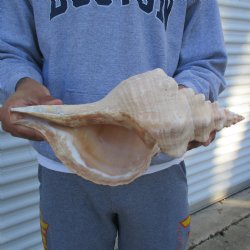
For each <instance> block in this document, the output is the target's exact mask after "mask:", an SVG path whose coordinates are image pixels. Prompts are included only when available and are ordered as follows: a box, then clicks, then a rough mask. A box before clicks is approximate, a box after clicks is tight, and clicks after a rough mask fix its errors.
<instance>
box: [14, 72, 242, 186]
mask: <svg viewBox="0 0 250 250" xmlns="http://www.w3.org/2000/svg"><path fill="white" fill-rule="evenodd" d="M12 111H13V112H19V113H22V114H23V116H24V117H23V119H20V120H19V121H18V124H22V125H24V126H27V127H31V128H34V129H36V130H38V131H39V132H40V133H41V134H43V136H44V137H45V138H46V140H47V141H48V142H49V144H50V145H51V146H52V148H53V150H54V151H55V154H56V155H57V157H58V158H59V159H60V160H61V161H62V162H63V163H64V164H65V165H66V166H68V167H69V168H70V169H71V170H72V171H73V172H75V173H76V174H78V175H80V176H82V177H84V178H85V179H88V180H90V181H93V182H95V183H98V184H106V185H111V186H116V185H121V184H127V183H130V182H131V181H133V180H134V179H135V178H137V177H139V176H140V175H141V174H142V173H144V172H145V171H146V169H147V168H148V166H149V164H150V161H151V158H152V157H153V156H154V155H155V154H156V153H158V152H160V151H161V152H164V153H166V154H167V155H169V156H172V157H180V156H182V155H183V154H184V153H185V152H186V151H187V147H188V143H189V142H190V141H193V140H195V141H199V142H205V141H207V140H208V138H209V135H210V132H211V131H214V130H216V131H218V130H221V129H222V128H223V127H229V126H230V125H232V124H235V123H237V122H239V121H241V120H242V119H244V118H243V117H242V116H240V115H237V114H234V113H232V112H230V111H228V110H227V109H223V108H220V107H219V106H218V104H217V103H211V102H210V101H205V97H204V95H202V94H195V93H194V91H193V90H192V89H188V88H184V89H181V90H179V89H178V84H177V83H176V82H175V80H174V79H173V78H171V77H168V76H167V75H166V74H165V73H164V72H163V71H162V70H161V69H155V70H153V71H149V72H146V73H143V74H140V75H136V76H133V77H131V78H129V79H127V80H125V81H123V82H121V83H120V84H119V85H118V86H117V87H115V88H114V89H113V90H112V91H111V92H110V93H109V94H108V95H107V96H106V97H104V98H103V99H102V100H100V101H98V102H95V103H90V104H83V105H56V106H55V105H40V106H29V107H19V108H13V109H12Z"/></svg>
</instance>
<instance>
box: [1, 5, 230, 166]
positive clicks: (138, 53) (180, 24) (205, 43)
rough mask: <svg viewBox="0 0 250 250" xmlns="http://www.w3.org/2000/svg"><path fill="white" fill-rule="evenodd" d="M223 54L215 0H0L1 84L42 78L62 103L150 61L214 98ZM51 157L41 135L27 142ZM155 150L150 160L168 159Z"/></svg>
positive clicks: (91, 97) (98, 94) (95, 95)
mask: <svg viewBox="0 0 250 250" xmlns="http://www.w3.org/2000/svg"><path fill="white" fill-rule="evenodd" d="M225 67H226V53H225V49H224V41H223V34H222V28H221V22H220V15H219V10H218V4H217V2H216V0H1V5H0V90H1V91H2V92H4V93H5V95H6V96H9V95H11V94H12V93H13V92H14V90H15V85H16V83H17V81H18V80H20V79H21V78H23V77H30V78H33V79H35V80H36V81H38V82H40V83H41V84H44V85H45V86H46V87H47V88H48V89H49V90H50V92H51V94H52V95H53V96H54V97H55V98H59V99H61V100H62V101H63V102H64V103H65V104H80V103H88V102H94V101H97V100H99V99H101V98H102V97H104V96H105V95H106V94H107V93H108V92H109V91H111V90H112V89H113V88H114V87H115V86H116V85H117V84H118V83H119V82H121V81H122V80H124V79H126V78H128V77H130V76H132V75H135V74H139V73H142V72H146V71H148V70H152V69H154V68H162V69H163V70H164V71H165V72H166V73H167V74H168V75H169V76H172V77H174V78H175V79H176V81H177V82H178V83H181V84H183V85H185V86H187V87H190V88H193V89H194V90H195V91H196V92H199V93H204V94H205V96H206V98H207V99H210V100H211V101H214V100H216V99H217V97H218V94H219V93H220V92H221V91H222V90H223V89H224V87H225V81H224V77H223V74H224V70H225ZM33 144H34V147H35V148H36V150H37V151H38V152H39V153H40V154H42V155H43V156H45V157H47V158H50V159H53V160H57V161H58V159H57V158H56V157H55V155H54V153H53V151H52V149H51V148H50V146H49V145H48V144H47V143H46V142H35V143H33ZM167 160H168V158H167V157H165V156H163V155H159V156H158V158H155V159H153V161H152V163H151V164H155V163H159V162H164V161H167Z"/></svg>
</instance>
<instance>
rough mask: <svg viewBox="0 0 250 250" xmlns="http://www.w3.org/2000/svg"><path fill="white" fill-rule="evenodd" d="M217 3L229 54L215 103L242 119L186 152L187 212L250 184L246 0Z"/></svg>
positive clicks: (249, 19) (249, 7) (249, 13)
mask: <svg viewBox="0 0 250 250" xmlns="http://www.w3.org/2000/svg"><path fill="white" fill-rule="evenodd" d="M219 4H220V11H221V17H222V22H223V29H224V34H225V42H226V46H227V51H228V55H229V61H228V67H227V70H226V79H227V83H228V88H227V90H226V91H224V92H223V93H222V94H221V96H220V99H219V102H220V104H221V105H222V106H224V107H228V108H229V109H230V110H232V111H235V112H238V113H240V114H242V115H243V116H245V117H246V119H245V121H244V122H241V123H240V124H237V125H236V126H234V127H231V128H227V129H225V130H223V131H221V132H219V133H218V134H217V139H216V140H215V142H214V143H212V144H211V145H210V146H209V147H208V148H199V149H196V150H193V151H190V152H189V153H188V154H187V157H186V165H187V173H188V183H189V202H190V205H191V211H196V210H198V209H200V208H201V207H204V206H206V205H208V204H211V203H212V202H215V201H217V200H219V199H222V198H223V197H225V196H228V195H229V194H232V193H235V192H237V191H239V190H241V189H243V188H244V187H247V186H250V119H249V116H250V1H249V0H245V1H244V0H237V1H236V0H219Z"/></svg>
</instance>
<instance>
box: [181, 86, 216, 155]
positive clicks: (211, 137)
mask: <svg viewBox="0 0 250 250" xmlns="http://www.w3.org/2000/svg"><path fill="white" fill-rule="evenodd" d="M183 88H186V87H185V86H184V85H181V84H179V89H183ZM215 136H216V131H212V132H211V133H210V135H209V138H208V140H207V141H206V142H198V141H191V142H189V144H188V148H187V150H191V149H194V148H198V147H200V146H205V147H207V146H208V145H210V143H211V142H212V141H213V140H214V139H215Z"/></svg>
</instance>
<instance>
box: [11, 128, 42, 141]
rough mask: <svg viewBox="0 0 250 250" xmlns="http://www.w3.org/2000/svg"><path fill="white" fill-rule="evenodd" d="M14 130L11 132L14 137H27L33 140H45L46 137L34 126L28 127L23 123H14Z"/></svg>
mask: <svg viewBox="0 0 250 250" xmlns="http://www.w3.org/2000/svg"><path fill="white" fill-rule="evenodd" d="M13 128H14V130H10V131H9V133H10V134H11V135H12V136H14V137H20V138H25V139H28V140H32V141H43V140H44V139H45V138H44V137H43V135H42V134H41V133H39V132H38V131H36V130H35V129H32V128H27V127H25V126H21V125H13Z"/></svg>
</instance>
